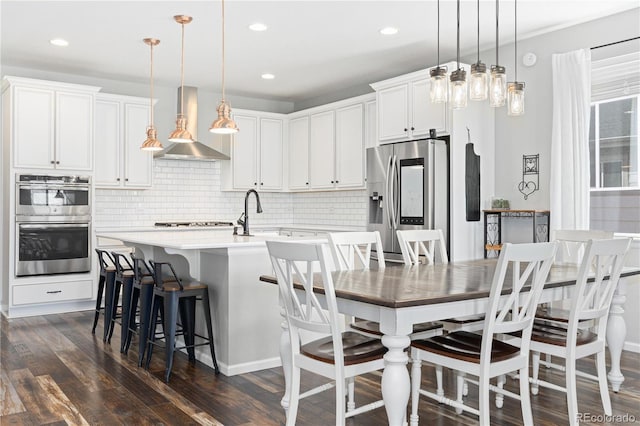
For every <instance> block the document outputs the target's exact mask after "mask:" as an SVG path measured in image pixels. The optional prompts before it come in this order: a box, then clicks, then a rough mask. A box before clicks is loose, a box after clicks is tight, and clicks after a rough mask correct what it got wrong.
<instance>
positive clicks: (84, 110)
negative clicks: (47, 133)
mask: <svg viewBox="0 0 640 426" xmlns="http://www.w3.org/2000/svg"><path fill="white" fill-rule="evenodd" d="M93 103H94V97H93V95H89V94H85V93H71V92H62V91H58V92H56V130H55V140H56V169H72V170H92V169H93Z"/></svg>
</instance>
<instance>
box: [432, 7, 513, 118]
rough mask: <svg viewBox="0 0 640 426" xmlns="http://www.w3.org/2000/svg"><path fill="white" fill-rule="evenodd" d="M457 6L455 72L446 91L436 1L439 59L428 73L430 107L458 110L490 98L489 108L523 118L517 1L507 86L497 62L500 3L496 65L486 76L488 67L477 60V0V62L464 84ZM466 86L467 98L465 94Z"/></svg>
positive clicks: (502, 67) (478, 40) (503, 71)
mask: <svg viewBox="0 0 640 426" xmlns="http://www.w3.org/2000/svg"><path fill="white" fill-rule="evenodd" d="M456 3H457V4H456V6H457V22H456V33H457V46H456V61H457V69H455V70H453V71H452V72H451V75H450V76H449V79H448V80H449V87H448V88H447V87H446V82H447V70H446V68H443V67H441V66H440V1H439V0H438V14H437V15H438V47H437V49H438V58H437V61H438V62H437V66H436V67H435V68H432V69H431V71H430V77H431V88H430V98H431V102H433V103H440V102H447V101H449V103H450V105H451V108H453V109H460V108H464V107H466V106H467V99H471V100H472V101H484V100H486V99H487V98H489V105H490V106H491V107H501V106H504V105H505V103H507V105H508V107H507V113H508V114H509V115H522V114H524V86H525V84H524V82H522V81H518V65H517V60H518V50H517V49H518V48H517V32H518V25H517V10H518V9H517V0H514V5H515V6H514V7H515V12H514V15H515V17H514V22H515V36H514V50H515V62H516V63H515V64H514V71H515V73H514V74H515V79H514V81H513V82H509V83H508V84H507V73H506V69H505V67H504V66H502V65H500V62H499V60H498V59H499V56H498V51H499V30H500V26H499V25H500V0H496V47H495V49H496V62H495V65H492V66H491V69H490V73H487V66H486V65H485V64H484V63H483V62H482V61H481V60H480V0H477V54H478V57H477V62H475V63H474V64H472V65H471V73H470V78H469V83H468V84H467V81H466V71H465V70H464V69H463V68H462V67H461V66H460V0H457V2H456ZM467 86H468V94H467Z"/></svg>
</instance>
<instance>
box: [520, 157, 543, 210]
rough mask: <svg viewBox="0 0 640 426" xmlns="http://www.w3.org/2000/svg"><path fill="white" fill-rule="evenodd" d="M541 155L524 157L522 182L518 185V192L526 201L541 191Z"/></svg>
mask: <svg viewBox="0 0 640 426" xmlns="http://www.w3.org/2000/svg"><path fill="white" fill-rule="evenodd" d="M539 160H540V154H536V155H523V156H522V181H521V182H520V183H518V191H520V193H521V194H522V195H524V199H525V200H526V199H527V198H529V195H531V194H533V193H534V192H536V191H537V190H538V189H540V169H539V164H540V161H539Z"/></svg>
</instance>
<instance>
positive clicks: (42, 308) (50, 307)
mask: <svg viewBox="0 0 640 426" xmlns="http://www.w3.org/2000/svg"><path fill="white" fill-rule="evenodd" d="M95 308H96V301H95V300H85V301H76V302H62V303H43V304H40V305H27V306H20V307H16V306H12V307H9V308H7V309H6V310H5V309H4V307H3V310H2V314H3V315H4V316H5V317H7V318H22V317H33V316H38V315H50V314H63V313H65V312H78V311H91V310H94V309H95Z"/></svg>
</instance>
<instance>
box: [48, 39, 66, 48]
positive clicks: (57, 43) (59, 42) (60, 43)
mask: <svg viewBox="0 0 640 426" xmlns="http://www.w3.org/2000/svg"><path fill="white" fill-rule="evenodd" d="M49 43H51V44H53V45H54V46H60V47H67V46H68V45H69V42H68V41H67V40H65V39H63V38H53V39H51V40H49Z"/></svg>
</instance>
